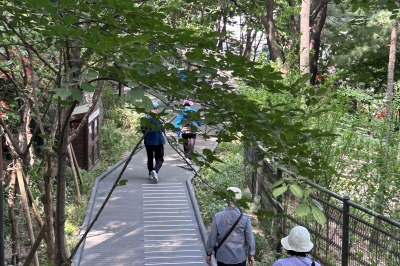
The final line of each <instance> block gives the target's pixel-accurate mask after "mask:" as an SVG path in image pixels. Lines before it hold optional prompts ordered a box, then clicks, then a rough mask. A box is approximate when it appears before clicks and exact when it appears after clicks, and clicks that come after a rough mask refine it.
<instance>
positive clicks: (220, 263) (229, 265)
mask: <svg viewBox="0 0 400 266" xmlns="http://www.w3.org/2000/svg"><path fill="white" fill-rule="evenodd" d="M217 265H218V266H246V261H243V262H241V263H238V264H225V263H222V262H220V261H217Z"/></svg>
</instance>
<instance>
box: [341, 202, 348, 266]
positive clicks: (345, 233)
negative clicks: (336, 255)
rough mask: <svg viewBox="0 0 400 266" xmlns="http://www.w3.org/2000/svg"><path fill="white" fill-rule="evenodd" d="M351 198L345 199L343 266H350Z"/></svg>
mask: <svg viewBox="0 0 400 266" xmlns="http://www.w3.org/2000/svg"><path fill="white" fill-rule="evenodd" d="M349 200H350V197H349V196H344V197H343V225H342V228H343V236H342V237H343V238H342V266H347V265H348V264H349V227H350V226H349V223H350V206H349V204H348V201H349Z"/></svg>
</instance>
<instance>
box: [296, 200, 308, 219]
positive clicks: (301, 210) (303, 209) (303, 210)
mask: <svg viewBox="0 0 400 266" xmlns="http://www.w3.org/2000/svg"><path fill="white" fill-rule="evenodd" d="M295 211H296V214H297V215H298V216H305V215H307V214H309V213H310V207H309V206H308V205H307V204H304V203H301V204H299V205H297V207H296V210H295Z"/></svg>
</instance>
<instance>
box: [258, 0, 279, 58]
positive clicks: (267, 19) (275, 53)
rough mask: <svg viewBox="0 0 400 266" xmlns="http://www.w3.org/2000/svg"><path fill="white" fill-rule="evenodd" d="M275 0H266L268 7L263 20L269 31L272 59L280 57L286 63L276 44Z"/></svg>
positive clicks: (269, 46)
mask: <svg viewBox="0 0 400 266" xmlns="http://www.w3.org/2000/svg"><path fill="white" fill-rule="evenodd" d="M274 2H275V1H274V0H265V6H266V8H267V14H266V15H265V16H264V15H261V22H262V24H263V26H264V28H265V31H266V32H267V36H268V38H267V43H268V49H269V52H270V56H271V60H272V61H276V60H278V59H280V60H281V61H282V62H283V63H284V57H283V54H282V52H281V50H280V49H279V47H278V46H277V45H276V40H277V38H276V35H275V23H274Z"/></svg>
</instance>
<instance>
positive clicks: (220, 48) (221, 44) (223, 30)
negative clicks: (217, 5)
mask: <svg viewBox="0 0 400 266" xmlns="http://www.w3.org/2000/svg"><path fill="white" fill-rule="evenodd" d="M221 16H222V28H221V24H219V30H218V32H220V33H222V34H223V35H222V36H221V37H219V40H218V45H217V48H218V51H220V52H222V51H223V50H224V43H225V41H226V36H225V34H226V24H227V23H228V11H227V10H226V8H223V9H221Z"/></svg>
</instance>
